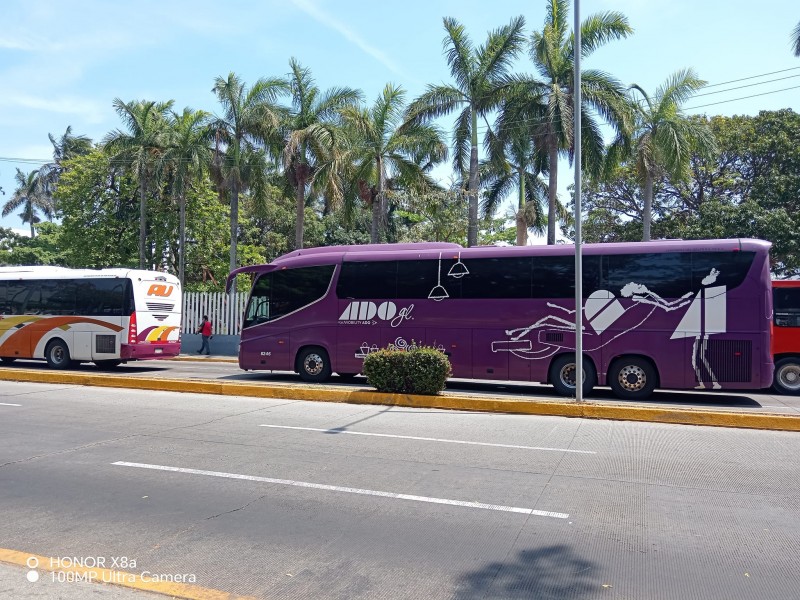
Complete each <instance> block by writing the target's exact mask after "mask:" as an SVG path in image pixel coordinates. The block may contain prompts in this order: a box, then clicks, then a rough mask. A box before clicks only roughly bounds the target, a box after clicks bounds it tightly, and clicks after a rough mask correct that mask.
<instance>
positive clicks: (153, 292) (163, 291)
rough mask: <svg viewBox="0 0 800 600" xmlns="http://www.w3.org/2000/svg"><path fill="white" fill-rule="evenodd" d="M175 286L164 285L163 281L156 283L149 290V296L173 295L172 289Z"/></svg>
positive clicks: (164, 296)
mask: <svg viewBox="0 0 800 600" xmlns="http://www.w3.org/2000/svg"><path fill="white" fill-rule="evenodd" d="M173 288H174V286H172V285H164V284H163V283H154V284H153V285H151V286H150V289H149V290H147V295H148V296H161V297H163V298H166V297H168V296H170V295H172V289H173Z"/></svg>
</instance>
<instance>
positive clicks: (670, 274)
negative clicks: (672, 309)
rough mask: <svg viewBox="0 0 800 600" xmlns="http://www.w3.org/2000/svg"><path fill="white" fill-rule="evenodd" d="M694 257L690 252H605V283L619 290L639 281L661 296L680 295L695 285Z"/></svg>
mask: <svg viewBox="0 0 800 600" xmlns="http://www.w3.org/2000/svg"><path fill="white" fill-rule="evenodd" d="M691 260H692V257H691V254H689V253H688V252H683V253H681V252H666V253H661V254H656V253H651V254H615V255H610V256H606V257H604V260H603V287H604V288H605V289H607V290H609V291H611V292H614V293H615V294H618V293H619V291H620V290H621V289H622V288H623V287H625V286H626V285H627V284H629V283H639V284H643V285H645V286H647V288H648V289H649V290H650V291H651V292H654V293H656V294H658V295H659V296H661V297H662V298H680V297H681V296H683V295H684V294H685V293H687V292H688V291H690V290H691V289H692V278H691V274H692V270H691V267H692V262H691ZM706 275H708V272H706Z"/></svg>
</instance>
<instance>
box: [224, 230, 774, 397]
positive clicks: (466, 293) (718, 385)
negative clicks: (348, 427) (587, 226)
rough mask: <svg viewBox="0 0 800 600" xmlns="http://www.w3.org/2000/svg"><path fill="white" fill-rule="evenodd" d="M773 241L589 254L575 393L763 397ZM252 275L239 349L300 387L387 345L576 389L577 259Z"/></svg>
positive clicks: (345, 372) (480, 375) (552, 251)
mask: <svg viewBox="0 0 800 600" xmlns="http://www.w3.org/2000/svg"><path fill="white" fill-rule="evenodd" d="M769 248H770V244H769V243H768V242H764V241H760V240H745V239H741V240H739V239H731V240H695V241H658V242H649V243H625V244H587V245H586V246H584V257H583V290H584V294H583V299H582V306H578V307H577V309H578V310H583V313H584V317H585V319H584V323H585V328H584V332H583V342H584V343H583V348H584V360H583V363H584V370H583V372H584V382H583V387H584V393H585V394H587V395H588V393H589V392H591V389H592V388H593V387H594V386H595V385H601V386H602V385H608V386H610V387H611V388H612V390H613V391H614V393H615V394H617V395H618V396H620V397H622V398H630V399H633V398H645V397H647V396H648V395H650V393H651V392H652V391H653V389H654V388H656V387H659V388H664V389H703V390H718V389H764V388H766V387H769V386H770V385H771V383H772V376H773V369H774V365H773V362H772V354H771V351H770V327H771V324H772V318H771V315H772V286H771V281H770V272H769ZM239 273H251V274H253V275H254V276H255V277H254V282H253V287H252V289H251V292H250V299H249V301H248V305H247V309H246V312H245V316H244V323H243V328H242V333H241V342H240V346H239V366H240V367H241V368H242V369H246V370H267V371H295V372H298V373H299V374H300V376H301V377H302V378H303V379H304V380H306V381H324V380H325V379H327V378H328V377H329V376H330V375H331V374H332V373H337V374H338V375H339V377H352V376H353V375H355V374H357V373H360V372H361V369H362V366H363V359H364V357H365V356H366V355H367V354H368V353H370V352H373V351H375V350H378V349H379V348H385V347H387V346H388V345H389V344H392V345H394V346H396V347H403V346H404V345H407V344H411V343H417V344H420V343H422V344H425V345H429V346H434V347H437V348H439V349H441V350H442V351H443V352H445V353H446V354H447V355H448V356H449V358H450V362H451V365H452V368H453V377H459V378H470V379H493V380H513V381H534V382H544V383H550V384H551V385H553V387H554V388H555V390H556V392H557V393H559V394H561V395H564V396H570V395H574V393H575V370H576V369H575V358H574V356H575V321H574V316H575V310H576V306H575V285H574V281H575V249H574V247H573V246H570V245H555V246H526V247H503V248H501V247H475V248H462V247H461V246H459V245H457V244H448V243H426V244H380V245H366V246H339V247H327V248H309V249H303V250H296V251H294V252H290V253H289V254H286V255H284V256H282V257H279V258H277V259H275V260H274V261H273V262H272V263H270V264H268V265H254V266H248V267H242V268H240V269H237V270H235V271H233V272H232V273H231V274H230V275H229V278H228V282H229V284H230V282H231V281H232V280H233V278H234V277H235V276H236V275H237V274H239Z"/></svg>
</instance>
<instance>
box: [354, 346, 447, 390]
mask: <svg viewBox="0 0 800 600" xmlns="http://www.w3.org/2000/svg"><path fill="white" fill-rule="evenodd" d="M363 373H364V375H366V376H367V383H369V384H370V385H373V386H375V388H377V390H378V391H379V392H389V393H397V394H427V395H436V394H438V393H439V392H441V391H442V390H443V389H444V386H445V382H446V381H447V378H448V377H450V375H451V374H452V369H451V368H450V361H449V360H448V358H447V356H446V355H445V354H444V353H443V352H441V351H439V350H436V349H435V348H430V347H426V346H416V345H414V344H413V343H412V345H410V346H408V347H407V348H405V349H397V348H394V347H391V346H390V347H389V348H385V349H382V350H378V351H377V352H371V353H370V354H368V355H367V356H366V358H365V359H364V369H363Z"/></svg>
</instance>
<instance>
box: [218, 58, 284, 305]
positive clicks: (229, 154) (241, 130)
mask: <svg viewBox="0 0 800 600" xmlns="http://www.w3.org/2000/svg"><path fill="white" fill-rule="evenodd" d="M212 91H213V92H214V94H215V95H216V96H217V100H218V101H219V103H220V105H221V106H222V116H219V117H217V118H216V119H215V120H214V122H213V123H212V128H213V130H214V132H215V134H216V140H217V142H216V143H217V146H216V151H215V158H214V163H213V171H214V173H215V175H216V178H217V180H218V181H219V182H220V183H221V185H222V187H223V189H227V191H228V193H229V198H230V206H231V209H230V232H231V234H230V261H229V263H230V270H231V271H233V270H234V269H236V267H237V266H238V262H237V252H236V250H237V242H238V236H239V194H240V193H241V192H243V191H245V190H247V189H251V190H252V192H253V194H254V196H256V198H261V197H263V196H264V194H265V189H266V179H265V177H266V170H267V153H266V152H265V150H264V144H265V140H271V139H273V138H274V136H275V132H276V131H277V130H278V126H279V124H280V123H281V121H282V119H283V118H284V115H285V111H284V110H283V108H282V107H281V106H280V104H279V103H278V99H279V98H280V97H281V96H282V95H283V94H285V93H286V91H287V84H286V82H285V81H284V80H282V79H274V78H273V79H259V80H258V81H256V82H255V83H254V84H253V85H252V87H250V88H249V89H248V87H247V86H246V85H245V84H244V82H242V81H241V79H239V77H238V76H237V75H236V74H235V73H230V74H228V78H227V79H223V78H222V77H217V78H216V79H215V80H214V87H213V88H212ZM234 291H235V289H234V290H232V292H234Z"/></svg>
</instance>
